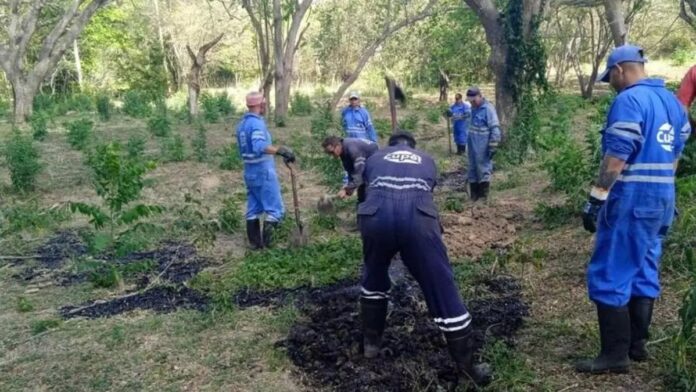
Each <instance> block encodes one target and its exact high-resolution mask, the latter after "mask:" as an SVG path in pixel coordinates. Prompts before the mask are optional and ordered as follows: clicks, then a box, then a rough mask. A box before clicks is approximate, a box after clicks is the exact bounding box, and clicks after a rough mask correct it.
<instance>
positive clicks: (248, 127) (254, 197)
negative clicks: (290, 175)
mask: <svg viewBox="0 0 696 392" xmlns="http://www.w3.org/2000/svg"><path fill="white" fill-rule="evenodd" d="M237 145H238V146H239V153H240V154H241V156H242V160H243V161H244V183H245V184H246V187H247V212H246V219H247V220H254V219H259V218H260V217H261V215H263V214H266V221H268V222H278V221H280V220H281V219H282V218H283V215H284V214H285V207H284V206H283V198H282V196H281V194H280V183H279V182H278V176H277V174H276V169H275V161H274V159H273V155H270V154H266V153H265V152H264V151H265V150H266V148H267V147H268V146H270V145H272V139H271V134H270V132H268V128H266V123H265V122H264V120H263V117H261V116H259V115H258V114H255V113H250V112H247V113H245V114H244V116H243V117H242V120H241V121H240V123H239V125H238V126H237Z"/></svg>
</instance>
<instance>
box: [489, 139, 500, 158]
mask: <svg viewBox="0 0 696 392" xmlns="http://www.w3.org/2000/svg"><path fill="white" fill-rule="evenodd" d="M497 152H498V142H488V157H489V158H490V159H493V157H494V156H495V154H496V153H497Z"/></svg>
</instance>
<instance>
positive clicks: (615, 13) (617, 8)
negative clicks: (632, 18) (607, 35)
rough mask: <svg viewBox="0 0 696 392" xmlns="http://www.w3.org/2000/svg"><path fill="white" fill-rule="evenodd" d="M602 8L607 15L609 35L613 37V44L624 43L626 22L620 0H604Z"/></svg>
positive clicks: (619, 44)
mask: <svg viewBox="0 0 696 392" xmlns="http://www.w3.org/2000/svg"><path fill="white" fill-rule="evenodd" d="M604 10H605V12H606V15H607V22H608V23H609V29H610V30H611V36H612V38H613V39H614V46H621V45H623V44H625V43H626V23H625V18H624V12H623V7H622V4H621V0H604Z"/></svg>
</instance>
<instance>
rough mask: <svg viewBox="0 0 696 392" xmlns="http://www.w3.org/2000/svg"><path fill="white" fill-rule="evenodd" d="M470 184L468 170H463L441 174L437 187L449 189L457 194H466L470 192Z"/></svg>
mask: <svg viewBox="0 0 696 392" xmlns="http://www.w3.org/2000/svg"><path fill="white" fill-rule="evenodd" d="M468 183H469V182H468V177H467V173H466V170H463V169H458V170H455V171H451V172H444V173H441V174H440V178H439V179H438V180H437V185H438V187H440V188H448V189H450V190H453V191H455V192H464V193H468V192H469V189H468V187H467V184H468Z"/></svg>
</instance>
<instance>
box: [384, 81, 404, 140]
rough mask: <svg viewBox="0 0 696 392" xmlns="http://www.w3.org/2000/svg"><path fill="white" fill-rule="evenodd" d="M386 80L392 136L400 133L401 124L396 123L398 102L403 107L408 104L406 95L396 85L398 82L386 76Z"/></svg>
mask: <svg viewBox="0 0 696 392" xmlns="http://www.w3.org/2000/svg"><path fill="white" fill-rule="evenodd" d="M384 80H385V81H386V82H387V91H388V92H389V114H390V115H391V125H392V134H394V133H396V131H398V127H399V124H398V123H397V121H396V101H399V102H401V104H402V105H405V104H406V94H405V93H404V91H403V90H402V89H401V87H399V85H398V84H396V81H395V80H394V79H393V78H392V77H390V76H385V77H384Z"/></svg>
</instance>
